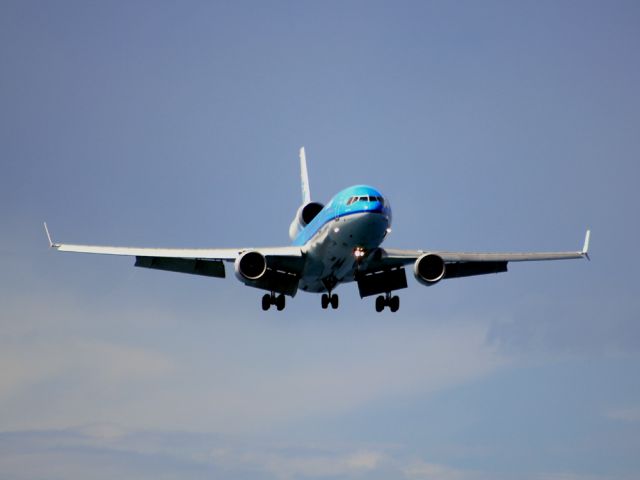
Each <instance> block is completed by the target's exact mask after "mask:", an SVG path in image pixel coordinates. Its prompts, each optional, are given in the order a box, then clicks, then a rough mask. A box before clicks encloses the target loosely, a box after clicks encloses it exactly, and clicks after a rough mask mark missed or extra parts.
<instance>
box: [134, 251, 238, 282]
mask: <svg viewBox="0 0 640 480" xmlns="http://www.w3.org/2000/svg"><path fill="white" fill-rule="evenodd" d="M135 266H136V267H142V268H152V269H154V270H164V271H167V272H179V273H190V274H192V275H203V276H205V277H217V278H224V277H225V271H224V263H222V260H202V259H191V258H170V257H139V256H138V257H136V263H135Z"/></svg>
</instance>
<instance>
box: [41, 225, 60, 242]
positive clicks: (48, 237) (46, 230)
mask: <svg viewBox="0 0 640 480" xmlns="http://www.w3.org/2000/svg"><path fill="white" fill-rule="evenodd" d="M44 231H45V232H46V234H47V239H48V240H49V248H56V247H57V246H58V244H56V243H53V241H52V240H51V234H50V233H49V229H48V228H47V222H44Z"/></svg>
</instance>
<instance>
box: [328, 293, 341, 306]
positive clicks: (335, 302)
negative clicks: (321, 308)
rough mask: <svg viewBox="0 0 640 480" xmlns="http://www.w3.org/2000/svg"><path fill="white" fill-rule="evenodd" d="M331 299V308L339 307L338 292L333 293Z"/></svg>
mask: <svg viewBox="0 0 640 480" xmlns="http://www.w3.org/2000/svg"><path fill="white" fill-rule="evenodd" d="M329 300H330V301H331V308H333V309H334V310H335V309H337V308H338V305H339V299H338V294H336V293H334V294H333V295H331V297H330V298H329Z"/></svg>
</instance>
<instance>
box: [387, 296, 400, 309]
mask: <svg viewBox="0 0 640 480" xmlns="http://www.w3.org/2000/svg"><path fill="white" fill-rule="evenodd" d="M399 308H400V297H398V296H397V295H396V296H395V297H391V298H390V299H389V310H391V311H392V312H394V313H395V312H397V311H398V309H399Z"/></svg>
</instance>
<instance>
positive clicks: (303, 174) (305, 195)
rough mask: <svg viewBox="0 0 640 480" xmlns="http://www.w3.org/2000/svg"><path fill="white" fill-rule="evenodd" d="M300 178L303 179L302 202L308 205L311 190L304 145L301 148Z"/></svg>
mask: <svg viewBox="0 0 640 480" xmlns="http://www.w3.org/2000/svg"><path fill="white" fill-rule="evenodd" d="M300 180H301V181H302V204H303V205H306V204H307V203H309V202H311V190H309V172H308V171H307V156H306V155H305V153H304V147H302V148H301V149H300Z"/></svg>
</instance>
